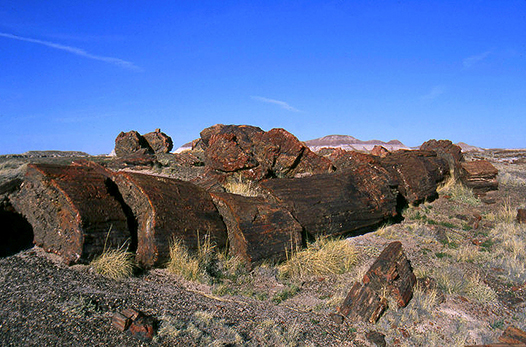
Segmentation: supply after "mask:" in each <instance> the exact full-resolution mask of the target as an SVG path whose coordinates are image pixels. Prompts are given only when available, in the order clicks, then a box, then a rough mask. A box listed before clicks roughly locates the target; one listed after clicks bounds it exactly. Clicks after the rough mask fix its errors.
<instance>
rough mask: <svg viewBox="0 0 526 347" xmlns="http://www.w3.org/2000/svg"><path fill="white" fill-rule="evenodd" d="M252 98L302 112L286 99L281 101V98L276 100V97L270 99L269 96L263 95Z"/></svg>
mask: <svg viewBox="0 0 526 347" xmlns="http://www.w3.org/2000/svg"><path fill="white" fill-rule="evenodd" d="M251 98H252V99H254V100H257V101H261V102H266V103H269V104H275V105H278V106H279V107H281V108H283V109H285V110H287V111H292V112H301V111H300V110H298V109H297V108H295V107H292V106H290V105H289V104H288V103H286V102H285V101H280V100H274V99H269V98H264V97H262V96H251Z"/></svg>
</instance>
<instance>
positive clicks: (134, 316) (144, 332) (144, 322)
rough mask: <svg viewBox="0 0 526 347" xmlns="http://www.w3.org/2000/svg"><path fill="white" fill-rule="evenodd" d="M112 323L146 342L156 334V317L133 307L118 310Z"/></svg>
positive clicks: (121, 330) (120, 329) (118, 328)
mask: <svg viewBox="0 0 526 347" xmlns="http://www.w3.org/2000/svg"><path fill="white" fill-rule="evenodd" d="M111 323H112V325H113V327H114V328H116V329H117V330H119V331H120V332H124V331H126V333H127V334H128V335H130V336H132V337H134V338H136V339H139V340H141V341H144V342H149V341H151V340H152V339H153V337H154V336H155V319H154V318H153V317H151V316H148V315H146V314H144V313H143V312H140V311H137V310H135V309H133V308H127V309H125V310H122V311H121V312H116V313H115V314H114V315H113V317H112V322H111Z"/></svg>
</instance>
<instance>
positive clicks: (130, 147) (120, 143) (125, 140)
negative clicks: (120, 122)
mask: <svg viewBox="0 0 526 347" xmlns="http://www.w3.org/2000/svg"><path fill="white" fill-rule="evenodd" d="M151 153H153V150H152V148H151V147H150V145H149V144H148V141H146V139H145V138H144V137H143V136H141V134H139V133H138V132H137V131H135V130H132V131H128V132H126V133H125V132H121V133H120V134H119V135H118V136H117V138H116V139H115V154H116V155H117V156H118V157H125V156H128V155H131V154H151Z"/></svg>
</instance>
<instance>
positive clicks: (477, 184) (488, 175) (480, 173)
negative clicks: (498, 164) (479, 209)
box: [460, 160, 499, 196]
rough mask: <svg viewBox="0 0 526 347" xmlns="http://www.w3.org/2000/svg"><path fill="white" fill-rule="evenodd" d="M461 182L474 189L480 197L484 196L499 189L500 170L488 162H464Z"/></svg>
mask: <svg viewBox="0 0 526 347" xmlns="http://www.w3.org/2000/svg"><path fill="white" fill-rule="evenodd" d="M461 165H462V173H461V177H460V179H461V181H462V183H464V185H465V186H467V187H469V188H471V189H473V192H474V193H475V194H476V195H478V196H483V195H484V194H486V193H487V192H489V191H491V190H497V189H499V182H498V181H497V175H498V173H499V170H497V169H496V168H495V166H493V164H491V163H490V162H489V161H487V160H476V161H469V162H463V163H462V164H461Z"/></svg>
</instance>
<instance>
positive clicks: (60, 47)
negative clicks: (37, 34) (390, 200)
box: [0, 32, 141, 70]
mask: <svg viewBox="0 0 526 347" xmlns="http://www.w3.org/2000/svg"><path fill="white" fill-rule="evenodd" d="M0 37H5V38H8V39H13V40H19V41H25V42H31V43H37V44H39V45H44V46H47V47H51V48H55V49H58V50H61V51H66V52H69V53H73V54H76V55H79V56H81V57H85V58H89V59H93V60H99V61H103V62H106V63H110V64H114V65H117V66H120V67H122V68H126V69H131V70H141V69H140V68H139V67H138V66H136V65H135V64H133V63H132V62H129V61H126V60H122V59H119V58H114V57H105V56H100V55H95V54H91V53H88V52H86V51H85V50H83V49H81V48H76V47H71V46H65V45H61V44H58V43H54V42H49V41H43V40H37V39H32V38H28V37H22V36H17V35H13V34H7V33H1V32H0Z"/></svg>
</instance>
